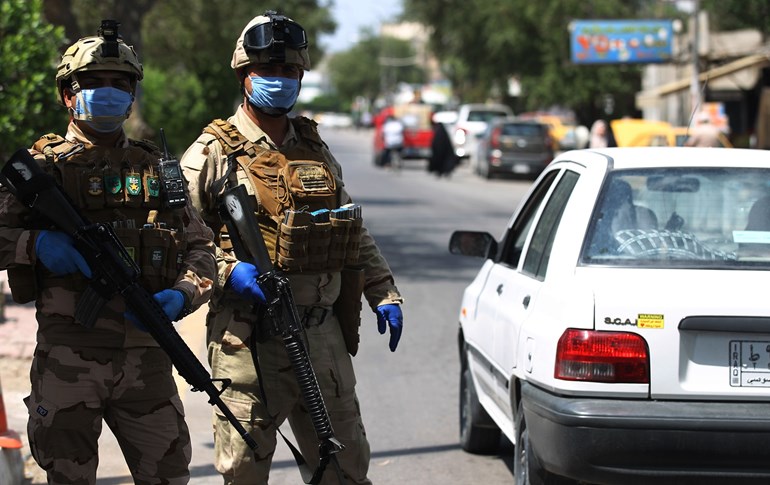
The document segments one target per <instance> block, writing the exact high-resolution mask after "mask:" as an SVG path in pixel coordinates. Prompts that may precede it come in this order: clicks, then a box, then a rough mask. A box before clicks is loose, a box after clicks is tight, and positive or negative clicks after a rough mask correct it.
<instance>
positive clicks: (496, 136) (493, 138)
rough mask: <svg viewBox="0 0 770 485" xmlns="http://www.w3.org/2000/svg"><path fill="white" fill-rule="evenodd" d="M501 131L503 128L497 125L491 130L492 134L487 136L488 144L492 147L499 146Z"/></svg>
mask: <svg viewBox="0 0 770 485" xmlns="http://www.w3.org/2000/svg"><path fill="white" fill-rule="evenodd" d="M502 132H503V129H502V128H501V127H499V126H498V127H497V128H495V129H493V130H492V134H491V135H490V137H489V144H490V146H491V147H492V148H499V147H500V135H501V134H502Z"/></svg>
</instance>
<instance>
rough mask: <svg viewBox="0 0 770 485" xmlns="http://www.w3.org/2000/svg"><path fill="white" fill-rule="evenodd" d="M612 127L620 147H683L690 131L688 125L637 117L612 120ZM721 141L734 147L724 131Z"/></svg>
mask: <svg viewBox="0 0 770 485" xmlns="http://www.w3.org/2000/svg"><path fill="white" fill-rule="evenodd" d="M610 127H611V128H612V133H613V136H614V137H615V142H616V143H617V146H619V147H644V146H659V147H660V146H664V147H665V146H668V147H676V146H678V147H681V146H684V142H685V141H686V140H687V138H688V136H689V133H690V129H688V128H687V127H686V126H672V125H671V123H668V122H666V121H654V120H644V119H637V118H623V119H619V120H612V121H611V122H610ZM719 141H720V143H721V144H722V147H724V148H733V144H732V143H730V140H729V139H728V138H727V136H725V135H724V134H723V133H722V134H720V135H719Z"/></svg>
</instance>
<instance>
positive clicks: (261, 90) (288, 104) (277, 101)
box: [247, 76, 299, 111]
mask: <svg viewBox="0 0 770 485" xmlns="http://www.w3.org/2000/svg"><path fill="white" fill-rule="evenodd" d="M249 79H250V80H251V92H250V93H247V94H248V97H249V102H250V103H251V104H253V105H254V106H255V107H257V108H278V109H282V110H287V111H288V110H290V109H291V108H292V106H294V103H296V102H297V96H299V81H298V80H296V79H290V78H286V77H260V76H249Z"/></svg>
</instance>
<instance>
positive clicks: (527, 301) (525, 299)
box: [521, 295, 530, 308]
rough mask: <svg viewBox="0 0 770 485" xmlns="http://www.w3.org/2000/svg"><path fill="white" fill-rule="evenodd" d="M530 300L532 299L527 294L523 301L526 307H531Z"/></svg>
mask: <svg viewBox="0 0 770 485" xmlns="http://www.w3.org/2000/svg"><path fill="white" fill-rule="evenodd" d="M529 300H530V298H529V295H527V296H525V297H524V299H523V300H522V301H521V304H522V305H524V308H528V307H529Z"/></svg>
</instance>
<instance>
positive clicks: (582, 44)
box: [570, 20, 674, 64]
mask: <svg viewBox="0 0 770 485" xmlns="http://www.w3.org/2000/svg"><path fill="white" fill-rule="evenodd" d="M673 32H674V29H673V21H671V20H575V21H573V22H571V23H570V48H571V51H572V62H574V63H575V64H626V63H650V62H670V61H671V54H672V48H671V44H672V42H673V39H672V37H673Z"/></svg>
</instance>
